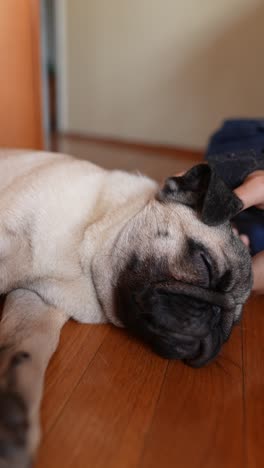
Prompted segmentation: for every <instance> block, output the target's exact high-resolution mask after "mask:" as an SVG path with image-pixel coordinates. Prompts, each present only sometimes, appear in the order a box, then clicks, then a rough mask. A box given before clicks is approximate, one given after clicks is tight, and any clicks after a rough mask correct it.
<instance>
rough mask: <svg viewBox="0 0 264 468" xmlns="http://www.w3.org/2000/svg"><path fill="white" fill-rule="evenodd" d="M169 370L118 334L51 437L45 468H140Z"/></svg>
mask: <svg viewBox="0 0 264 468" xmlns="http://www.w3.org/2000/svg"><path fill="white" fill-rule="evenodd" d="M87 345H88V346H89V343H87ZM166 368H167V362H166V361H165V360H163V359H161V358H158V357H156V356H154V354H152V353H151V352H150V351H148V350H147V349H146V348H145V347H143V346H142V345H140V344H139V343H137V342H135V341H134V340H133V339H131V338H129V337H128V336H127V335H126V333H125V332H124V331H123V330H119V329H115V328H112V329H111V332H110V333H109V334H108V335H107V337H106V338H105V340H104V343H103V344H102V346H101V347H100V348H99V350H98V351H97V353H96V355H95V357H94V359H93V360H92V362H91V363H90V364H89V365H88V366H87V370H86V372H85V373H84V375H83V377H82V378H81V380H80V382H79V384H78V385H77V387H76V388H75V390H74V391H73V393H72V395H71V398H70V400H69V401H68V403H67V405H66V407H65V409H64V411H63V413H62V415H61V416H62V417H60V418H59V419H58V421H57V423H56V424H55V425H54V427H53V428H52V429H51V431H50V432H49V433H48V434H47V436H46V437H45V440H44V442H43V444H42V448H41V450H40V457H39V460H40V461H39V464H38V466H39V468H40V467H43V468H44V467H46V466H49V468H53V467H54V468H55V467H56V468H57V467H58V466H65V463H66V464H67V466H68V467H80V468H81V467H83V466H87V465H88V464H89V466H92V467H102V468H103V467H105V466H108V467H111V468H117V467H120V468H123V467H124V466H126V467H129V468H130V467H131V468H132V467H136V466H137V463H138V461H139V458H140V455H141V451H142V448H143V445H144V438H145V435H146V434H147V432H148V430H149V427H150V425H151V421H152V417H153V412H154V409H155V406H156V403H157V399H158V396H159V393H160V389H161V385H162V382H163V379H164V376H165V371H166ZM76 417H77V423H76V424H75V418H76ZM58 447H63V450H58ZM85 463H87V465H85Z"/></svg>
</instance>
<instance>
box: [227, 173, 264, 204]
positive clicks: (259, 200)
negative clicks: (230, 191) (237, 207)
mask: <svg viewBox="0 0 264 468" xmlns="http://www.w3.org/2000/svg"><path fill="white" fill-rule="evenodd" d="M234 192H235V194H236V195H237V196H238V197H239V198H240V200H242V202H243V205H244V208H243V209H244V210H245V209H247V208H250V207H251V206H255V207H256V208H260V209H262V210H264V171H254V172H252V173H251V174H250V175H249V176H248V177H247V178H246V179H245V181H244V182H243V184H241V185H240V186H239V187H237V188H236V189H235V190H234Z"/></svg>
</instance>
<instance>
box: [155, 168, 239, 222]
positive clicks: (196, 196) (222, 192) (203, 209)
mask: <svg viewBox="0 0 264 468" xmlns="http://www.w3.org/2000/svg"><path fill="white" fill-rule="evenodd" d="M157 198H158V200H160V201H161V202H177V203H182V204H183V205H187V206H190V207H191V208H193V209H194V210H195V211H197V213H199V215H200V218H201V220H202V221H203V222H204V223H205V224H207V225H208V226H218V225H220V224H223V223H225V222H227V221H229V220H230V219H232V218H233V217H234V216H236V215H237V214H238V213H239V211H241V209H242V208H243V203H242V201H241V200H240V199H239V198H238V197H237V196H236V195H235V194H234V193H233V192H232V190H231V189H229V188H228V187H227V185H226V184H225V182H224V181H223V180H222V179H221V178H220V177H218V176H217V174H216V173H215V171H214V170H213V169H212V168H211V167H210V166H208V165H206V164H199V165H197V166H194V167H193V168H192V169H190V170H189V171H188V172H186V173H185V174H184V175H183V176H182V177H169V178H168V179H167V180H166V181H165V184H164V187H163V188H162V189H161V190H160V192H159V194H158V196H157Z"/></svg>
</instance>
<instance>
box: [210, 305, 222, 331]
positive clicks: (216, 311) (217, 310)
mask: <svg viewBox="0 0 264 468" xmlns="http://www.w3.org/2000/svg"><path fill="white" fill-rule="evenodd" d="M220 319H221V307H219V306H218V305H213V307H212V318H211V323H210V325H211V329H212V330H213V329H214V328H216V327H217V326H218V325H219V322H220Z"/></svg>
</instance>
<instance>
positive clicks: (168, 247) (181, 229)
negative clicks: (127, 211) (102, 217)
mask: <svg viewBox="0 0 264 468" xmlns="http://www.w3.org/2000/svg"><path fill="white" fill-rule="evenodd" d="M231 236H232V233H231V227H230V225H229V224H228V223H227V224H224V225H221V226H207V225H206V224H204V223H203V222H201V221H200V220H199V218H198V216H197V214H196V213H195V212H194V211H193V210H192V209H191V208H189V207H186V206H183V205H181V204H169V203H168V204H164V205H160V204H155V203H153V204H152V205H150V206H149V207H147V209H146V210H145V211H144V212H142V213H140V215H139V216H138V217H137V218H136V219H135V220H134V222H133V223H131V225H130V226H129V232H128V233H127V241H128V243H129V244H130V245H131V246H132V245H134V244H135V243H136V244H137V245H138V251H140V250H141V251H142V253H145V254H146V255H147V254H150V253H151V251H150V250H151V249H155V252H156V253H157V254H159V253H161V252H162V253H163V254H164V253H165V252H167V253H168V254H169V253H170V254H174V255H177V254H180V253H184V252H185V251H186V249H187V248H188V244H187V239H193V240H194V241H196V242H197V244H201V245H202V244H203V245H205V246H206V247H208V249H210V250H213V251H214V252H215V254H216V255H218V256H221V255H222V252H223V251H226V249H227V248H229V249H230V250H232V246H231V245H230V237H231Z"/></svg>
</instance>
